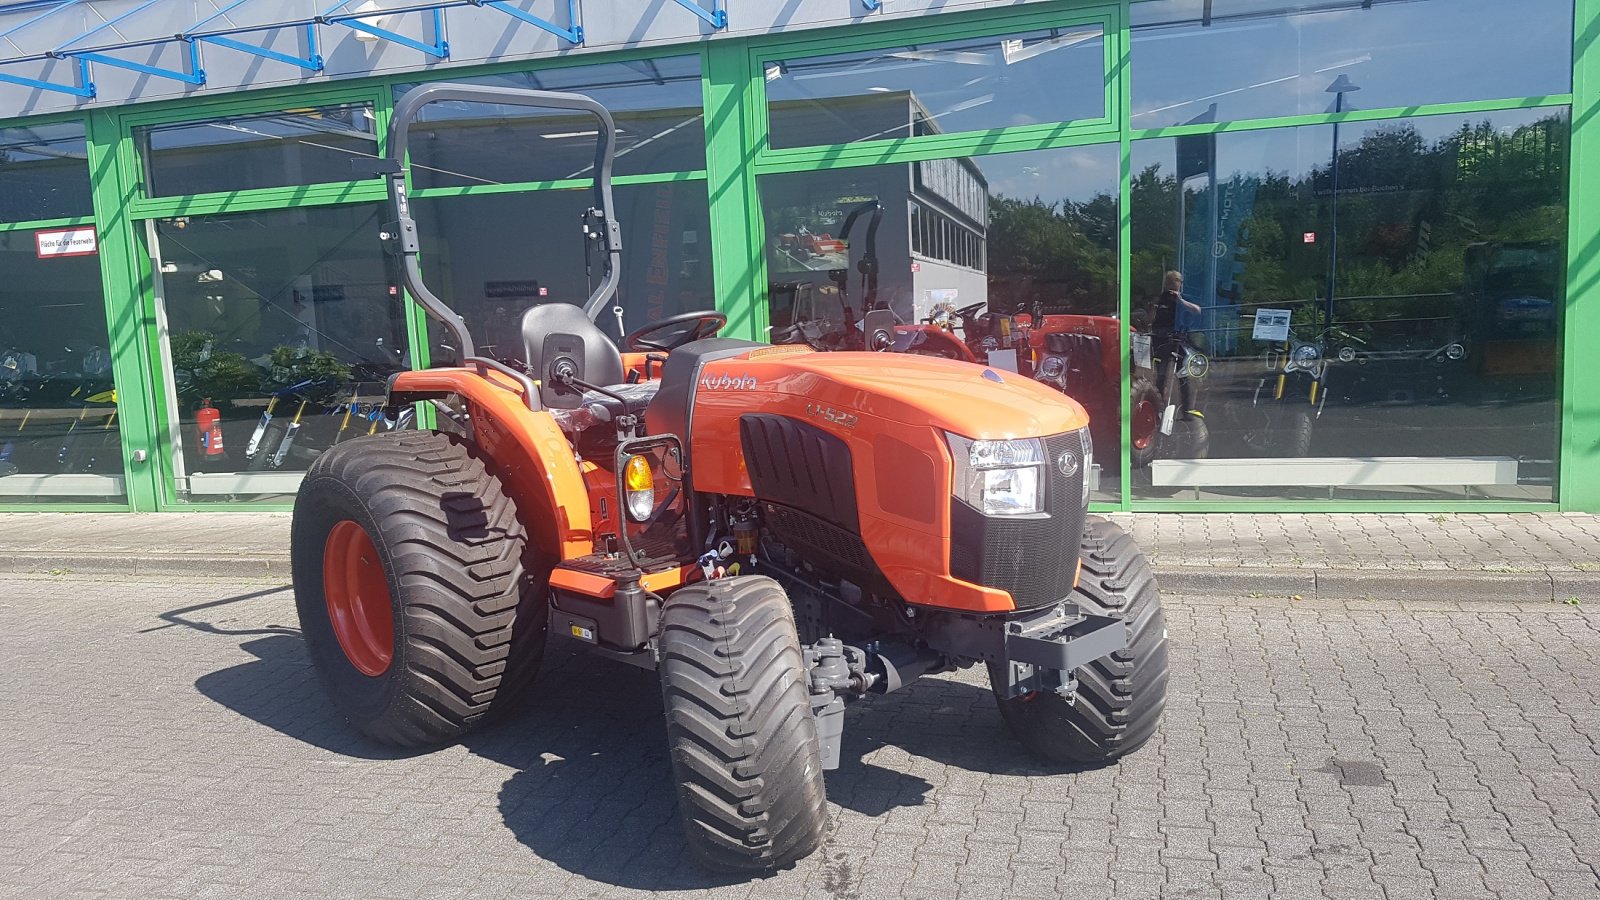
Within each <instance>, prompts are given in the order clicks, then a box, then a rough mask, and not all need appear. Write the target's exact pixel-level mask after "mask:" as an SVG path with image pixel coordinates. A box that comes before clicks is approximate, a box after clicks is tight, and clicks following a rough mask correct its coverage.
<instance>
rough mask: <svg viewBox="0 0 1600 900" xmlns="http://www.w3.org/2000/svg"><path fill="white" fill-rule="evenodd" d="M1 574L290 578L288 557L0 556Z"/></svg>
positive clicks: (175, 554) (191, 555) (8, 554)
mask: <svg viewBox="0 0 1600 900" xmlns="http://www.w3.org/2000/svg"><path fill="white" fill-rule="evenodd" d="M0 573H11V574H17V575H30V574H31V575H131V576H146V577H158V576H159V577H173V578H283V579H288V578H289V557H288V555H287V554H271V555H269V554H261V553H252V554H239V555H235V556H215V555H208V554H194V553H161V554H154V553H151V554H132V553H126V552H116V551H112V552H108V553H106V554H103V555H90V554H67V553H50V552H44V553H29V552H26V551H13V552H10V553H0Z"/></svg>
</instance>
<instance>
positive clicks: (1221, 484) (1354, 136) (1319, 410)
mask: <svg viewBox="0 0 1600 900" xmlns="http://www.w3.org/2000/svg"><path fill="white" fill-rule="evenodd" d="M1568 139H1569V115H1568V112H1567V110H1565V109H1564V108H1563V109H1541V110H1519V111H1506V112H1496V113H1487V114H1481V115H1475V116H1470V117H1462V116H1430V117H1417V118H1409V119H1396V120H1391V121H1386V122H1375V123H1374V122H1369V123H1361V124H1345V125H1343V126H1340V127H1337V128H1336V127H1334V126H1332V125H1322V126H1314V127H1304V128H1297V129H1273V130H1269V131H1258V132H1240V133H1231V134H1223V135H1217V136H1214V137H1210V136H1201V137H1185V138H1177V139H1163V140H1155V141H1140V142H1137V143H1135V144H1134V147H1133V168H1134V179H1133V191H1132V235H1133V246H1132V253H1133V279H1134V280H1133V290H1132V294H1133V310H1134V322H1135V324H1136V325H1139V326H1140V327H1144V328H1147V329H1149V330H1151V331H1153V332H1154V344H1155V352H1154V354H1153V355H1152V357H1151V359H1150V360H1149V362H1151V363H1152V365H1151V366H1150V367H1141V370H1140V371H1139V373H1138V376H1137V377H1138V378H1139V379H1141V380H1143V381H1144V382H1145V383H1147V384H1148V385H1149V386H1150V389H1149V394H1150V396H1151V398H1153V399H1152V401H1151V410H1150V413H1151V415H1152V416H1153V418H1151V419H1149V420H1147V421H1146V422H1144V423H1143V427H1144V428H1145V430H1146V432H1147V433H1149V434H1151V435H1153V438H1152V440H1153V441H1154V442H1155V443H1156V444H1157V446H1158V450H1159V451H1160V452H1159V453H1157V454H1155V459H1154V461H1153V462H1152V463H1151V464H1150V465H1149V466H1147V467H1145V468H1143V469H1142V470H1141V471H1140V472H1139V473H1138V474H1139V480H1136V481H1135V490H1136V492H1137V493H1138V495H1140V496H1147V497H1172V496H1182V497H1194V496H1200V497H1213V498H1214V497H1293V498H1303V499H1317V498H1320V499H1327V498H1329V497H1336V498H1346V499H1362V498H1402V499H1420V498H1430V499H1436V498H1442V497H1444V498H1455V499H1463V498H1494V499H1502V500H1519V499H1521V500H1538V501H1551V500H1554V499H1555V493H1554V491H1555V483H1554V479H1555V472H1556V449H1557V430H1556V429H1557V421H1558V419H1559V417H1560V406H1559V394H1558V390H1557V387H1558V382H1559V372H1560V364H1559V333H1558V332H1559V324H1560V315H1561V312H1560V311H1561V309H1562V308H1563V307H1564V305H1565V300H1566V296H1565V285H1566V276H1565V267H1564V263H1565V260H1566V234H1567V199H1566V198H1567V177H1568V176H1567V171H1568ZM1335 147H1337V152H1335ZM1168 272H1174V273H1177V275H1176V276H1172V277H1173V279H1174V280H1175V279H1177V278H1178V277H1181V283H1174V282H1169V280H1168V279H1169V276H1167V274H1166V273H1168ZM1330 285H1331V299H1330ZM1174 287H1175V288H1176V291H1169V289H1171V288H1174ZM1177 295H1181V297H1182V298H1183V299H1182V300H1181V301H1180V300H1179V299H1177ZM1191 304H1192V306H1191ZM1194 359H1200V360H1202V362H1199V363H1191V362H1190V361H1191V360H1194ZM1174 373H1179V374H1178V375H1177V377H1176V378H1174ZM1185 374H1187V375H1189V376H1191V377H1184V375H1185ZM1169 395H1170V396H1169ZM1164 398H1165V399H1164ZM1168 402H1171V403H1175V404H1177V405H1178V407H1179V408H1180V409H1182V408H1187V409H1190V410H1194V411H1197V412H1198V413H1200V415H1201V416H1202V417H1203V420H1204V424H1205V436H1206V437H1207V441H1206V442H1205V443H1204V444H1203V445H1202V446H1197V447H1184V446H1179V445H1175V444H1169V443H1168V442H1166V441H1165V440H1163V439H1162V437H1161V436H1159V435H1157V434H1156V430H1155V429H1154V428H1153V427H1152V423H1153V422H1158V421H1159V415H1160V411H1161V410H1162V409H1163V408H1164V407H1165V406H1166V405H1167V403H1168ZM1139 428H1140V423H1139V422H1138V421H1136V422H1135V432H1136V433H1135V440H1136V441H1137V439H1138V431H1139ZM1259 459H1274V460H1279V461H1280V462H1281V463H1282V464H1280V465H1273V466H1261V465H1259V464H1256V463H1253V462H1252V461H1253V460H1259Z"/></svg>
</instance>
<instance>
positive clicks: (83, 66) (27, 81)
mask: <svg viewBox="0 0 1600 900" xmlns="http://www.w3.org/2000/svg"><path fill="white" fill-rule="evenodd" d="M77 62H78V84H76V85H72V84H56V83H55V82H53V81H41V80H39V79H37V78H28V77H26V76H24V75H12V74H9V73H7V72H0V81H3V82H6V83H7V84H20V85H22V86H23V87H31V88H37V89H38V90H41V91H55V92H57V93H60V94H71V95H72V96H74V97H83V98H85V99H92V98H93V97H94V95H95V89H94V82H93V81H92V80H90V78H89V61H88V60H86V59H79V60H78V61H77Z"/></svg>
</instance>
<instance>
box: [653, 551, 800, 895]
mask: <svg viewBox="0 0 1600 900" xmlns="http://www.w3.org/2000/svg"><path fill="white" fill-rule="evenodd" d="M658 669H659V673H660V676H661V696H662V699H663V701H664V706H665V708H666V718H667V744H668V748H669V750H670V751H671V754H672V775H673V780H674V781H675V782H676V783H677V786H678V810H679V813H680V815H681V816H682V818H683V828H684V834H685V837H686V838H687V842H688V845H689V849H690V850H691V851H692V852H693V853H694V855H695V856H696V857H697V858H698V859H699V861H700V862H701V863H702V864H703V865H705V866H706V867H707V868H711V869H716V870H722V871H738V872H751V871H764V870H771V869H776V868H780V867H783V866H787V865H789V864H791V863H793V862H794V861H796V860H798V859H800V858H802V857H804V856H807V855H809V854H810V853H812V852H813V851H815V850H816V849H817V847H818V846H819V845H820V844H821V843H822V832H823V829H824V827H825V826H826V824H827V803H826V800H825V798H824V794H823V783H822V757H821V750H820V747H819V744H818V741H817V731H816V720H815V719H814V718H813V716H812V712H811V700H810V697H809V696H808V694H807V691H806V684H807V681H806V664H805V654H804V652H803V651H802V650H801V647H800V638H799V636H798V635H797V634H796V632H795V624H794V611H793V609H792V608H791V607H790V605H789V598H788V596H787V595H786V594H785V593H784V591H783V588H782V587H780V586H779V585H778V583H777V582H775V581H773V580H772V579H770V578H764V577H761V576H746V577H742V578H722V579H718V580H716V581H709V582H700V583H698V584H692V585H689V586H688V587H684V588H681V589H679V590H678V591H677V592H676V593H674V594H672V595H671V596H669V597H668V598H667V602H666V604H665V606H664V607H663V608H662V610H661V637H660V665H659V667H658Z"/></svg>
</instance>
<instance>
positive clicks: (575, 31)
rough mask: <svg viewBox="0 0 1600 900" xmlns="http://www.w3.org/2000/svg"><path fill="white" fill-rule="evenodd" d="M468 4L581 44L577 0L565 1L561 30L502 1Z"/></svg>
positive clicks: (474, 0) (581, 37) (476, 1)
mask: <svg viewBox="0 0 1600 900" xmlns="http://www.w3.org/2000/svg"><path fill="white" fill-rule="evenodd" d="M470 2H471V3H472V5H473V6H484V7H488V8H489V9H497V10H499V11H501V12H503V13H505V14H506V15H508V16H510V17H511V18H513V19H520V20H522V21H524V22H527V23H528V24H529V25H533V26H536V27H538V28H542V29H544V30H545V31H548V32H550V33H551V34H553V35H555V36H556V37H558V38H561V39H562V40H565V41H568V42H569V43H573V44H581V43H583V26H582V25H579V24H578V0H567V27H566V28H562V27H561V26H560V25H557V24H556V23H554V22H552V21H550V20H549V19H541V18H540V17H538V16H536V15H534V14H533V13H530V12H524V11H522V10H520V9H517V8H516V7H515V6H512V5H511V4H509V3H505V2H503V0H470Z"/></svg>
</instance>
